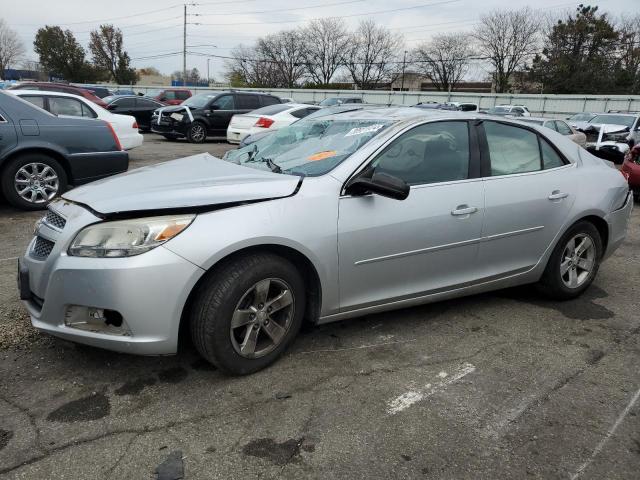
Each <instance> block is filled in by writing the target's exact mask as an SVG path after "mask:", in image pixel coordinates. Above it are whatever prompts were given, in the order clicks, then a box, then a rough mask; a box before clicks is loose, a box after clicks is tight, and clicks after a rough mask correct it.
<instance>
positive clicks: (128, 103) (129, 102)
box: [113, 98, 136, 108]
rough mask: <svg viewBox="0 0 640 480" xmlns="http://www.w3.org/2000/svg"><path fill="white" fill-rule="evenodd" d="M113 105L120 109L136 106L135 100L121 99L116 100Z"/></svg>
mask: <svg viewBox="0 0 640 480" xmlns="http://www.w3.org/2000/svg"><path fill="white" fill-rule="evenodd" d="M113 103H115V104H116V105H117V106H118V107H120V108H129V107H135V106H136V99H135V98H121V99H119V100H116V101H115V102H113Z"/></svg>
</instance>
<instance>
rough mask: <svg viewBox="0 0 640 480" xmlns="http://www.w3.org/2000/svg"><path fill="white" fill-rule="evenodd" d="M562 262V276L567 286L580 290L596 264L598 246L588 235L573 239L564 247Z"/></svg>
mask: <svg viewBox="0 0 640 480" xmlns="http://www.w3.org/2000/svg"><path fill="white" fill-rule="evenodd" d="M561 258H562V259H561V262H560V276H561V278H562V282H563V283H564V284H565V286H567V287H569V288H578V287H580V286H581V285H583V284H584V283H585V282H586V281H587V280H588V279H589V276H590V275H591V272H592V271H593V269H594V267H595V264H596V246H595V243H594V241H593V239H592V238H591V237H590V236H589V235H587V234H586V233H579V234H577V235H575V236H574V237H572V238H571V239H570V240H569V241H568V242H567V245H566V246H565V247H564V251H563V252H562V257H561Z"/></svg>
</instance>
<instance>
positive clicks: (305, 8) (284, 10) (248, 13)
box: [194, 0, 367, 25]
mask: <svg viewBox="0 0 640 480" xmlns="http://www.w3.org/2000/svg"><path fill="white" fill-rule="evenodd" d="M365 1H367V0H347V1H346V2H336V3H323V4H320V5H309V6H306V7H293V8H291V7H287V8H280V9H276V10H273V9H272V10H259V11H253V12H230V13H229V12H225V13H195V14H194V15H195V16H196V17H220V16H228V15H254V14H259V13H278V12H291V11H292V10H310V9H313V8H323V7H335V6H337V5H347V4H349V3H362V2H365ZM198 25H199V24H198ZM202 25H206V24H202ZM227 25H228V24H227Z"/></svg>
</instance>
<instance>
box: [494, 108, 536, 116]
mask: <svg viewBox="0 0 640 480" xmlns="http://www.w3.org/2000/svg"><path fill="white" fill-rule="evenodd" d="M498 106H499V107H500V108H506V109H508V110H509V113H512V114H514V115H520V116H523V117H530V116H531V112H530V111H529V109H528V108H527V107H525V106H524V105H498Z"/></svg>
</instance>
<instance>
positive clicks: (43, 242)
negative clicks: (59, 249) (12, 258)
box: [31, 237, 55, 259]
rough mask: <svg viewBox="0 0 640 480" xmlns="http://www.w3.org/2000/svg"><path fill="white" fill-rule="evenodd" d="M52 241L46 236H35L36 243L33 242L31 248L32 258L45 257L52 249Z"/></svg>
mask: <svg viewBox="0 0 640 480" xmlns="http://www.w3.org/2000/svg"><path fill="white" fill-rule="evenodd" d="M54 245H55V243H54V242H52V241H51V240H47V239H46V238H42V237H36V243H34V244H33V249H32V250H31V253H32V256H33V257H34V258H39V259H45V258H47V257H48V256H49V254H50V253H51V250H53V246H54Z"/></svg>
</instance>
